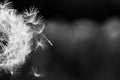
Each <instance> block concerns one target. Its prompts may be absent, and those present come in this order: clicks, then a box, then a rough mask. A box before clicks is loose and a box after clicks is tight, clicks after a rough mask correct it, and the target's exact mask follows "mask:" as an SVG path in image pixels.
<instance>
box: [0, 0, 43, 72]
mask: <svg viewBox="0 0 120 80" xmlns="http://www.w3.org/2000/svg"><path fill="white" fill-rule="evenodd" d="M16 12H17V10H15V9H13V8H12V7H11V2H8V1H5V2H3V3H1V4H0V32H2V33H4V34H6V35H7V37H8V39H6V38H5V39H3V38H0V40H2V39H3V40H6V42H8V44H7V45H6V46H5V45H3V46H2V50H3V52H2V53H0V68H2V69H5V70H8V71H10V72H12V71H14V70H15V69H17V68H18V67H20V66H21V65H22V64H24V63H25V61H26V58H27V57H28V56H29V54H30V53H31V51H32V49H31V46H32V45H33V41H32V40H33V38H34V36H35V35H38V34H42V31H43V30H44V26H43V25H42V22H41V19H40V18H39V19H38V18H37V13H38V12H39V11H38V9H35V8H34V7H33V8H30V10H26V11H25V12H23V14H16ZM29 24H31V25H29ZM40 25H41V26H40ZM38 36H39V35H38ZM38 36H36V37H38ZM1 45H2V43H1ZM1 45H0V46H1ZM39 46H41V47H42V44H40V45H39Z"/></svg>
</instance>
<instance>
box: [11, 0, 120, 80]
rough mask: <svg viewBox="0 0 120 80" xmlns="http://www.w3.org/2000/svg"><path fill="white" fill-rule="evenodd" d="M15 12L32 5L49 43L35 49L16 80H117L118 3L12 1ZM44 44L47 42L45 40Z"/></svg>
mask: <svg viewBox="0 0 120 80" xmlns="http://www.w3.org/2000/svg"><path fill="white" fill-rule="evenodd" d="M13 4H14V8H15V9H17V10H18V11H19V12H22V11H23V10H25V9H29V7H31V6H35V7H36V8H38V10H39V11H40V12H39V14H38V15H41V16H43V20H44V23H45V25H46V28H45V30H44V32H43V33H44V34H45V35H46V37H47V38H48V39H49V40H50V41H51V42H52V44H53V46H51V45H50V44H49V43H47V44H46V45H47V46H46V47H45V48H44V49H42V50H40V49H37V50H36V52H33V53H36V54H34V55H32V57H31V59H30V60H29V61H28V62H27V63H26V65H24V66H23V68H22V72H21V76H20V77H19V78H18V80H28V79H29V80H32V79H33V78H32V76H27V77H26V75H30V74H29V71H30V70H31V66H37V67H38V68H39V70H38V72H39V73H41V74H45V77H39V78H34V79H35V80H120V49H119V48H120V45H119V43H120V38H119V37H120V19H119V15H120V11H119V10H120V1H119V0H13ZM46 42H47V41H46ZM34 79H33V80H34Z"/></svg>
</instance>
